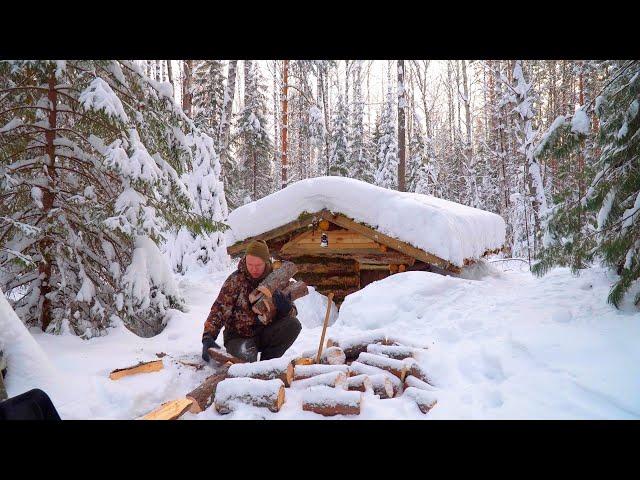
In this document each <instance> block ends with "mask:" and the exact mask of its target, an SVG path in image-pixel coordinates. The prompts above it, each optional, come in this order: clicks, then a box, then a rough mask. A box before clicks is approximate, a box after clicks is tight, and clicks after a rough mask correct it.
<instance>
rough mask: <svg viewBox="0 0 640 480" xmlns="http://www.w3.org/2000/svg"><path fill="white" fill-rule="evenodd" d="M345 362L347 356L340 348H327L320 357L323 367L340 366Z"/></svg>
mask: <svg viewBox="0 0 640 480" xmlns="http://www.w3.org/2000/svg"><path fill="white" fill-rule="evenodd" d="M346 361H347V356H346V355H345V354H344V351H343V350H342V349H341V348H340V347H329V348H327V349H325V350H324V351H323V352H322V355H320V363H322V364H325V365H342V364H344V362H346Z"/></svg>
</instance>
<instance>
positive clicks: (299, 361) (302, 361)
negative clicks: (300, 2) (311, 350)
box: [291, 357, 315, 371]
mask: <svg viewBox="0 0 640 480" xmlns="http://www.w3.org/2000/svg"><path fill="white" fill-rule="evenodd" d="M314 363H315V360H314V359H313V358H311V357H298V358H294V359H293V360H291V364H292V365H293V366H294V368H295V366H296V365H313V364H314ZM294 371H295V370H294Z"/></svg>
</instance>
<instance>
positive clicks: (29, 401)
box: [0, 388, 61, 420]
mask: <svg viewBox="0 0 640 480" xmlns="http://www.w3.org/2000/svg"><path fill="white" fill-rule="evenodd" d="M0 420H61V418H60V415H58V412H57V410H56V407H54V406H53V403H52V402H51V399H50V398H49V395H47V394H46V393H44V392H43V391H42V390H40V389H38V388H36V389H33V390H29V391H28V392H24V393H21V394H20V395H16V396H15V397H13V398H10V399H8V400H5V401H4V402H0Z"/></svg>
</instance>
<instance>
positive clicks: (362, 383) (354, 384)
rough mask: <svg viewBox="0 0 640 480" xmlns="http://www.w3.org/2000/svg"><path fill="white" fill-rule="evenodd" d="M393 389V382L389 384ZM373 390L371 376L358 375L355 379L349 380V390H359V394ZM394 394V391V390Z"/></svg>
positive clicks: (350, 378)
mask: <svg viewBox="0 0 640 480" xmlns="http://www.w3.org/2000/svg"><path fill="white" fill-rule="evenodd" d="M389 386H390V387H391V382H389ZM371 389H372V384H371V379H370V378H369V375H364V374H363V375H356V376H355V377H349V378H347V390H357V391H359V392H365V391H367V390H371ZM392 393H393V390H392Z"/></svg>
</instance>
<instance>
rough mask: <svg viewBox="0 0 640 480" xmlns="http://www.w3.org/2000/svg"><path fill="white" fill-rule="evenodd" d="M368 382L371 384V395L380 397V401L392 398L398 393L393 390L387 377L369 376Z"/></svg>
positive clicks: (380, 374)
mask: <svg viewBox="0 0 640 480" xmlns="http://www.w3.org/2000/svg"><path fill="white" fill-rule="evenodd" d="M369 381H370V382H371V389H372V390H373V393H375V394H376V395H378V396H380V398H381V399H382V400H384V399H387V398H393V397H395V396H396V394H397V393H398V391H397V390H396V389H395V388H393V383H392V382H391V380H390V379H389V376H388V375H384V374H382V373H379V374H376V375H369Z"/></svg>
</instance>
